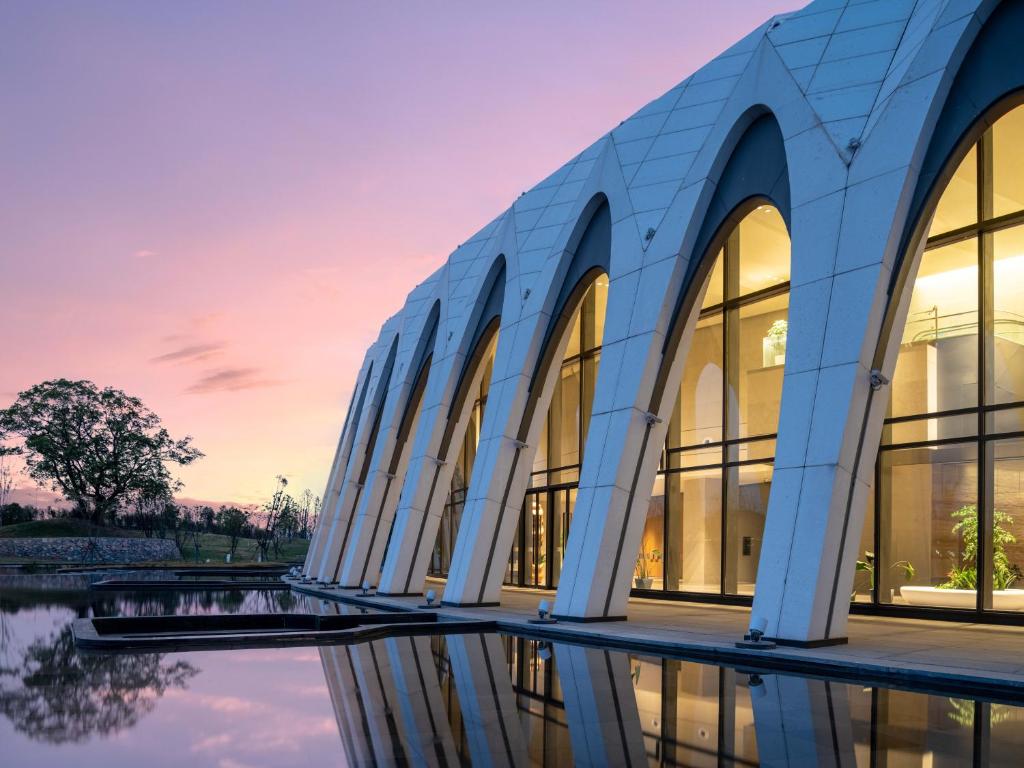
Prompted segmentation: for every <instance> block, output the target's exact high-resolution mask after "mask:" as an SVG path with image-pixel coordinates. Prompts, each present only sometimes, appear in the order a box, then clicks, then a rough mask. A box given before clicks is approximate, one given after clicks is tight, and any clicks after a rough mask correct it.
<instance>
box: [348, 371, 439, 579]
mask: <svg viewBox="0 0 1024 768" xmlns="http://www.w3.org/2000/svg"><path fill="white" fill-rule="evenodd" d="M429 367H430V362H429V358H428V359H427V361H425V362H424V364H423V368H422V370H420V372H419V373H418V374H417V378H416V379H415V380H414V381H413V382H411V391H405V388H404V387H403V391H402V392H400V393H398V397H397V399H398V400H401V401H402V405H401V406H400V407H399V406H397V405H396V407H395V410H394V411H393V412H392V413H390V414H388V416H386V417H385V418H388V417H390V424H389V426H388V427H387V429H386V430H385V431H384V434H382V435H379V436H378V438H377V449H376V451H375V456H374V460H373V469H371V471H370V473H369V475H368V476H367V480H366V484H365V486H364V488H363V493H362V494H361V495H360V497H359V504H358V507H357V510H356V514H355V518H354V520H353V522H352V530H351V533H350V535H349V540H348V544H347V545H346V547H345V549H344V551H343V552H342V558H341V566H340V568H339V569H338V579H337V580H338V583H339V584H341V585H342V586H346V587H358V586H360V585H361V584H362V583H363V582H364V581H368V582H369V583H370V584H371V585H374V586H376V584H377V582H378V581H379V577H380V563H381V560H383V558H384V546H385V544H386V543H387V537H388V533H389V532H390V530H391V521H392V520H393V519H394V514H395V507H396V506H397V505H398V497H399V495H400V494H401V492H402V484H403V483H404V481H405V478H406V471H407V469H408V466H409V454H410V453H411V450H412V445H411V443H412V438H411V436H413V435H415V433H416V426H417V423H418V422H419V416H420V408H421V406H422V403H423V391H424V389H425V387H426V385H427V378H428V376H429Z"/></svg>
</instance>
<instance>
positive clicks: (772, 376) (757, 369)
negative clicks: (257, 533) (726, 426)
mask: <svg viewBox="0 0 1024 768" xmlns="http://www.w3.org/2000/svg"><path fill="white" fill-rule="evenodd" d="M788 312H789V294H788V293H787V294H783V295H781V296H774V297H772V298H770V299H764V300H762V301H758V302H756V303H754V304H746V305H744V306H742V307H740V308H739V309H736V310H731V311H730V313H729V314H728V315H727V321H726V322H727V323H729V324H731V323H734V322H738V328H736V332H737V333H738V336H739V339H738V345H739V349H738V355H737V357H736V358H735V364H734V365H732V366H731V367H732V374H731V375H730V384H732V383H733V382H734V381H735V387H736V391H735V394H734V395H733V397H735V398H737V399H738V412H737V415H736V419H735V420H734V421H733V424H734V425H735V429H734V430H730V437H751V436H753V435H769V434H774V432H775V430H776V429H778V425H779V405H780V403H781V402H782V372H783V366H784V365H785V362H786V339H787V335H788V330H789V323H788V322H787V316H788ZM731 401H732V398H730V402H731ZM730 407H733V406H730Z"/></svg>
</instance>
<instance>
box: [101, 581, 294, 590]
mask: <svg viewBox="0 0 1024 768" xmlns="http://www.w3.org/2000/svg"><path fill="white" fill-rule="evenodd" d="M288 588H289V587H288V585H287V584H285V583H284V582H282V581H272V580H267V581H258V580H255V579H251V580H249V581H242V580H237V581H232V580H231V579H190V580H185V579H104V580H103V581H94V582H93V583H92V584H90V585H89V589H95V590H100V591H105V592H169V591H173V592H190V591H191V592H200V591H205V590H223V591H230V590H242V589H273V590H283V589H288Z"/></svg>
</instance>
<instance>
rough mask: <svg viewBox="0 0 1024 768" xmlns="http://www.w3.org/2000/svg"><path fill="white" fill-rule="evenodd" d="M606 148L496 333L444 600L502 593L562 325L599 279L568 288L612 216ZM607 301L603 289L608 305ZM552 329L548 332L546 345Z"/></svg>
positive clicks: (563, 338)
mask: <svg viewBox="0 0 1024 768" xmlns="http://www.w3.org/2000/svg"><path fill="white" fill-rule="evenodd" d="M607 149H608V145H607V144H606V145H605V150H604V151H603V152H602V156H601V158H600V159H599V160H598V163H599V165H597V167H596V169H595V172H594V173H593V174H592V175H591V178H590V179H589V180H588V181H589V182H590V183H592V184H593V185H594V190H593V191H592V193H591V194H589V195H588V197H587V199H586V202H585V203H583V204H582V205H580V206H579V210H578V212H577V213H578V215H577V216H576V217H575V218H574V219H573V220H572V221H571V223H568V222H567V223H566V224H565V225H563V226H562V228H561V229H562V230H563V231H562V233H561V234H560V235H559V240H560V244H558V245H556V248H555V249H554V253H555V254H556V255H555V256H554V257H553V258H546V259H545V263H544V270H543V271H542V273H541V274H540V276H539V278H540V279H539V280H537V281H535V283H534V287H533V288H531V289H530V294H529V296H528V299H527V301H526V309H525V310H524V313H523V317H522V319H521V320H520V321H519V322H517V323H516V324H515V326H514V328H513V329H510V330H509V331H506V330H505V328H504V327H503V329H502V334H507V335H509V336H512V339H513V344H512V349H511V355H502V354H500V352H501V351H502V350H501V349H500V342H499V355H498V357H497V358H496V360H495V370H494V375H493V379H492V384H491V394H490V396H489V402H488V408H487V413H486V414H485V417H484V429H483V432H482V434H481V438H480V446H479V448H478V453H477V459H476V462H475V464H474V467H473V477H472V480H471V482H470V487H469V494H468V497H467V500H466V507H465V510H464V512H463V520H462V523H461V526H460V529H459V534H458V538H457V541H456V547H455V552H454V556H453V559H452V566H451V569H450V570H449V576H448V584H447V585H446V588H445V595H444V601H445V602H448V603H458V604H469V603H473V604H479V603H493V602H495V601H496V600H497V595H498V593H499V592H500V588H501V579H502V576H503V574H504V570H505V563H506V562H507V560H508V556H509V552H510V550H511V547H512V537H513V536H514V534H515V529H516V526H517V525H518V521H519V515H520V512H521V508H522V501H523V497H524V494H525V492H526V484H527V482H528V477H529V471H530V467H531V465H532V463H533V455H534V453H535V452H536V448H537V440H538V438H539V435H540V432H541V429H542V425H543V421H544V418H545V416H546V413H547V409H548V406H549V405H550V401H551V396H552V393H553V391H554V386H555V378H556V373H557V364H558V362H560V361H561V359H562V358H563V357H564V354H565V349H566V346H567V344H568V333H567V331H568V328H567V325H568V319H569V318H571V316H572V314H573V312H574V311H575V309H576V307H577V305H578V303H579V301H580V300H582V298H583V294H584V292H585V289H586V288H587V287H589V284H590V282H592V281H593V279H595V278H596V275H597V273H596V271H593V270H590V271H589V273H588V274H587V275H586V280H582V279H580V280H579V282H578V283H576V284H575V285H574V286H568V285H566V276H567V275H569V273H570V269H571V267H572V265H573V259H574V257H575V256H576V253H577V246H579V245H580V243H581V241H582V240H583V238H584V237H585V236H586V233H587V231H588V229H589V227H590V225H591V223H592V222H593V221H594V220H595V216H596V215H597V214H598V213H599V212H600V210H601V209H602V208H603V207H604V206H609V210H610V205H609V198H608V196H607V195H605V194H604V193H603V192H601V191H598V190H597V188H596V187H597V180H598V179H600V175H601V173H602V171H604V169H605V168H606V167H607V165H606V163H602V160H606V159H607V157H608V156H609V155H608V152H607ZM621 199H622V198H621V197H620V200H621ZM614 219H615V215H614V213H611V214H610V221H609V230H610V240H611V241H614V239H615V237H616V234H615V232H616V228H615V224H614ZM630 224H631V223H630ZM633 232H634V233H635V228H634V229H633ZM634 236H635V235H634ZM559 240H556V243H559ZM600 247H602V248H604V247H605V246H604V245H602V246H600ZM608 247H609V248H610V243H609V244H608ZM545 252H546V249H545ZM604 258H605V260H606V261H607V257H604ZM611 269H612V268H610V270H609V271H611ZM577 277H579V278H583V275H579V276H577ZM567 288H570V289H572V293H571V294H570V295H569V296H567V297H562V299H563V300H564V305H563V306H561V307H559V306H558V302H559V300H560V295H561V294H562V292H563V290H564V289H567ZM611 296H612V289H611V288H609V302H611V301H612V298H611ZM558 315H561V317H559V316H558ZM551 329H554V332H553V333H552V334H551V338H550V339H549V338H548V334H549V331H550V330H551Z"/></svg>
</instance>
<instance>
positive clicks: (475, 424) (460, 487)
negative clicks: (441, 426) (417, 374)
mask: <svg viewBox="0 0 1024 768" xmlns="http://www.w3.org/2000/svg"><path fill="white" fill-rule="evenodd" d="M497 348H498V334H497V333H495V334H493V335H492V336H491V340H490V341H489V342H488V343H487V347H486V348H485V349H484V353H483V356H482V357H481V359H480V363H479V365H480V366H482V367H483V373H482V375H481V377H480V386H479V387H478V389H477V391H476V397H475V398H474V401H473V409H472V411H470V416H469V424H468V426H467V427H466V433H465V435H464V436H463V438H462V447H461V448H460V449H459V458H458V459H457V460H456V462H455V471H454V473H453V474H452V482H451V487H450V490H449V492H448V499H447V500H446V501H445V503H444V510H443V511H442V512H441V525H440V527H439V528H438V531H437V539H436V540H435V541H434V552H433V554H432V555H431V558H430V567H429V569H428V570H429V573H430V575H431V576H447V575H448V569H449V567H450V566H451V563H452V553H453V552H454V551H455V537H456V536H457V535H458V532H459V523H460V522H461V521H462V512H463V510H464V508H465V506H466V492H467V490H468V489H469V479H470V477H471V476H472V474H473V462H474V460H475V459H476V449H477V446H478V445H479V444H480V427H481V426H482V425H483V421H484V408H485V407H486V406H487V392H488V390H489V388H490V385H491V373H492V372H493V370H494V352H495V350H496V349H497Z"/></svg>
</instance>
